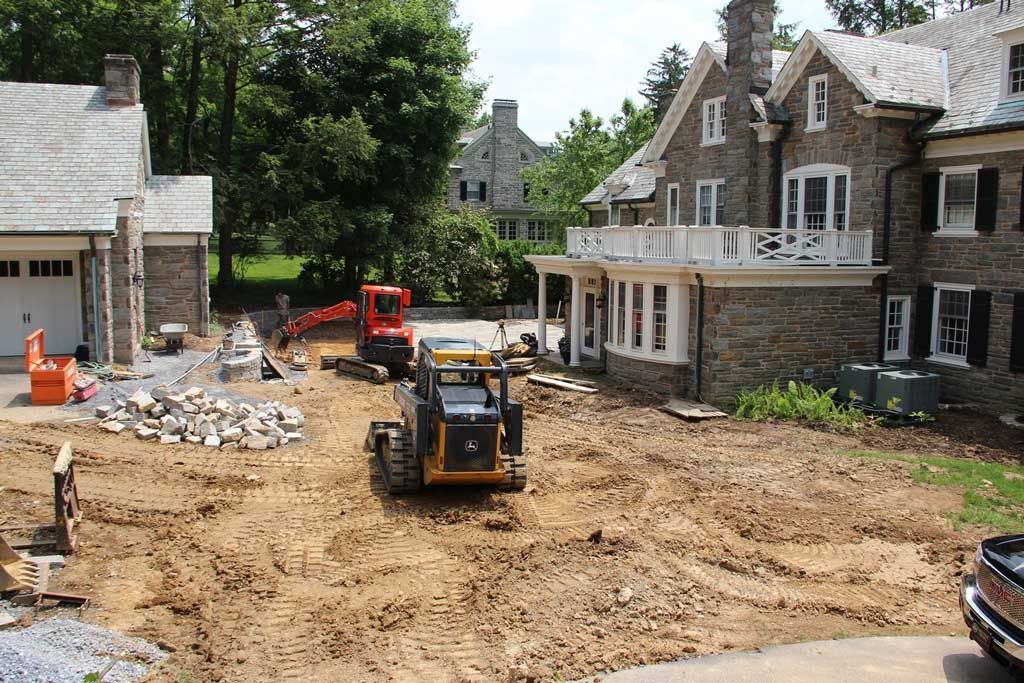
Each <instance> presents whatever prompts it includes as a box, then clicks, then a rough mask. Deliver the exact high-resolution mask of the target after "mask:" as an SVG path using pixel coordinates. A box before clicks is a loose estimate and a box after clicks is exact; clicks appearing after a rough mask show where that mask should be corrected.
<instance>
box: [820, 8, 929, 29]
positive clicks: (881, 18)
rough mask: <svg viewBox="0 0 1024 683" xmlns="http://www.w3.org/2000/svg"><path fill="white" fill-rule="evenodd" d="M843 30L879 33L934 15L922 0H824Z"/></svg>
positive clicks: (911, 24)
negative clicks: (930, 14)
mask: <svg viewBox="0 0 1024 683" xmlns="http://www.w3.org/2000/svg"><path fill="white" fill-rule="evenodd" d="M825 6H826V7H827V8H828V10H829V12H831V13H832V16H833V17H835V19H836V23H838V24H839V26H840V27H841V28H842V29H843V30H844V31H850V32H851V33H859V34H861V35H879V34H881V33H886V32H887V31H895V30H897V29H901V28H906V27H907V26H913V25H915V24H922V23H924V22H926V21H928V20H929V19H930V18H931V17H930V16H929V11H928V9H927V7H926V5H925V2H923V1H922V0H825Z"/></svg>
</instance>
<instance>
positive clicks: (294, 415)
mask: <svg viewBox="0 0 1024 683" xmlns="http://www.w3.org/2000/svg"><path fill="white" fill-rule="evenodd" d="M96 417H99V418H101V419H100V423H99V426H100V428H101V429H105V430H107V431H108V432H113V433H114V434H120V433H121V432H123V431H128V430H130V431H133V432H134V433H135V436H136V437H137V438H139V439H142V440H143V441H151V440H153V441H155V440H159V441H160V443H163V444H176V443H182V442H184V443H192V444H197V445H198V444H202V445H204V446H209V447H210V448H223V449H227V448H248V449H250V450H257V451H262V450H266V449H268V448H277V447H278V446H285V445H287V444H289V443H294V442H296V441H301V440H302V438H303V436H302V427H303V425H304V424H305V420H306V418H305V417H304V416H303V414H302V412H301V411H300V410H299V409H298V408H290V407H288V406H286V405H284V404H282V403H281V402H279V401H268V402H266V403H260V404H258V405H252V404H251V403H246V402H244V401H231V400H228V399H225V398H219V399H213V398H212V397H208V396H207V395H206V391H205V390H204V389H202V388H201V387H192V388H191V389H188V390H186V391H184V392H182V393H171V392H170V390H169V389H168V388H167V387H165V386H157V387H154V388H153V389H151V390H149V391H144V390H142V389H140V390H138V391H136V392H135V393H134V394H132V395H131V396H130V397H129V398H128V400H126V401H120V400H118V401H116V402H115V403H114V404H113V405H105V406H98V407H97V408H96Z"/></svg>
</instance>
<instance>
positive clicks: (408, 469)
mask: <svg viewBox="0 0 1024 683" xmlns="http://www.w3.org/2000/svg"><path fill="white" fill-rule="evenodd" d="M373 453H374V456H375V458H376V460H377V467H379V468H380V473H381V476H383V477H384V485H385V486H386V487H387V490H388V493H416V492H417V491H419V490H420V486H421V485H422V483H423V472H422V470H421V468H420V459H419V458H418V457H416V452H415V447H414V446H413V440H412V435H411V434H410V433H409V432H408V431H406V430H404V429H389V430H387V431H386V432H383V433H381V434H379V435H378V436H377V440H376V443H375V444H374V449H373Z"/></svg>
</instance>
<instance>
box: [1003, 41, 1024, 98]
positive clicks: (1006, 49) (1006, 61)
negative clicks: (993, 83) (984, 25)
mask: <svg viewBox="0 0 1024 683" xmlns="http://www.w3.org/2000/svg"><path fill="white" fill-rule="evenodd" d="M1000 38H1002V41H1003V51H1002V59H1001V60H1000V61H1001V64H1000V70H999V74H1000V77H999V101H1000V102H1016V101H1017V100H1022V99H1024V91H1021V92H1018V93H1011V92H1010V50H1011V49H1012V48H1013V47H1014V46H1016V45H1021V44H1024V28H1018V29H1014V30H1010V31H1007V32H1006V33H1003V34H1001V35H1000Z"/></svg>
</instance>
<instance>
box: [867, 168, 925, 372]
mask: <svg viewBox="0 0 1024 683" xmlns="http://www.w3.org/2000/svg"><path fill="white" fill-rule="evenodd" d="M915 163H917V159H916V158H910V159H904V160H903V161H900V162H897V163H895V164H893V165H892V166H890V167H889V168H887V169H885V187H884V202H883V209H882V260H881V265H883V266H887V265H889V243H890V242H891V240H892V175H893V173H894V172H896V171H898V170H900V169H901V168H906V167H908V166H912V165H913V164H915ZM888 317H889V274H888V273H883V274H882V275H881V276H880V281H879V293H878V351H877V353H876V354H875V357H876V359H877V360H879V361H883V360H885V344H886V338H885V328H886V322H887V318H888Z"/></svg>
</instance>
